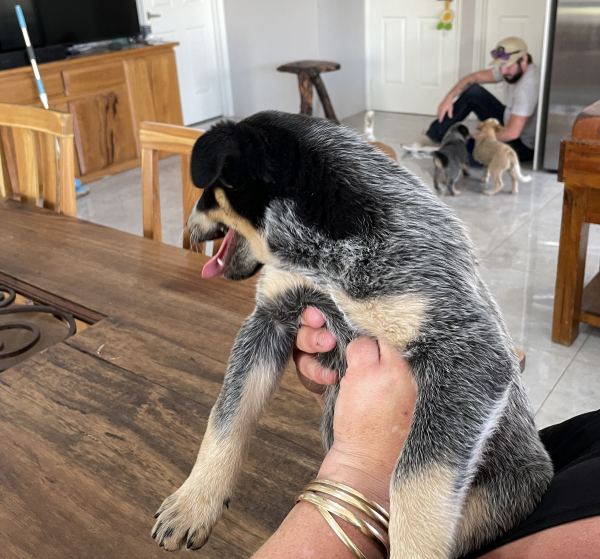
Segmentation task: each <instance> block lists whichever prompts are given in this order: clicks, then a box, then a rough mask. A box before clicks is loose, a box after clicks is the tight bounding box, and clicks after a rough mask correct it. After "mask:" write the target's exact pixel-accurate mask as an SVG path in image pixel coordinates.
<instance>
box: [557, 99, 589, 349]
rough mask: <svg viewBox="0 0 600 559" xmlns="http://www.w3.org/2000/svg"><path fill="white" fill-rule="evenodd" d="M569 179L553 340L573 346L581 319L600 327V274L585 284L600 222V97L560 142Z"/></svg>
mask: <svg viewBox="0 0 600 559" xmlns="http://www.w3.org/2000/svg"><path fill="white" fill-rule="evenodd" d="M558 180H559V181H561V182H564V183H565V193H564V198H563V212H562V223H561V226H560V245H559V249H558V269H557V272H556V291H555V293H554V318H553V321H552V341H553V342H556V343H559V344H563V345H571V344H572V343H573V342H574V341H575V339H576V338H577V335H578V334H579V323H580V322H586V323H587V324H591V325H592V326H597V327H600V273H598V274H596V276H595V277H594V279H593V280H592V281H591V282H590V283H589V284H588V285H587V286H586V287H585V288H584V287H583V278H584V273H585V257H586V249H587V243H588V231H589V228H590V225H589V224H590V223H597V224H600V101H598V102H597V103H594V104H593V105H591V106H589V107H587V108H586V109H584V110H583V111H582V112H581V113H580V114H579V116H578V117H577V120H576V121H575V124H574V125H573V131H572V133H571V136H570V137H568V138H565V139H564V140H563V141H562V142H561V146H560V166H559V169H558Z"/></svg>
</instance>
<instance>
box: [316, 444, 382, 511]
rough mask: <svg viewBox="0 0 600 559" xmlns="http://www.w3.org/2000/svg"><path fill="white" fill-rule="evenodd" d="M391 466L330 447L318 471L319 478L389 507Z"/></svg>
mask: <svg viewBox="0 0 600 559" xmlns="http://www.w3.org/2000/svg"><path fill="white" fill-rule="evenodd" d="M392 473H393V467H392V468H390V467H389V465H386V464H383V463H380V462H378V461H377V460H372V459H370V460H368V461H367V460H361V459H360V458H358V457H356V456H351V455H348V454H345V453H343V452H341V451H339V450H337V449H336V448H335V447H332V448H331V449H330V450H329V452H328V453H327V456H325V459H324V460H323V463H322V464H321V468H320V470H319V473H318V477H319V478H320V479H328V480H330V481H336V482H338V483H343V484H344V485H348V486H349V487H351V488H352V489H355V490H356V491H359V492H360V493H362V494H363V495H365V497H368V498H369V499H371V500H373V501H375V502H376V503H377V504H379V505H381V506H382V507H383V508H384V509H386V510H389V508H390V482H391V479H392Z"/></svg>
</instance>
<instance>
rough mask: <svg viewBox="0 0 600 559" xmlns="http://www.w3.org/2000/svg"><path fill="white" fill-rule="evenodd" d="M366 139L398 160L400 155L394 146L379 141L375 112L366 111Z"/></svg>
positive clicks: (364, 135)
mask: <svg viewBox="0 0 600 559" xmlns="http://www.w3.org/2000/svg"><path fill="white" fill-rule="evenodd" d="M363 137H364V139H365V140H366V141H367V142H369V143H370V144H371V145H373V146H375V147H376V148H377V149H379V150H381V151H382V152H383V153H385V154H386V155H387V156H388V157H389V158H390V159H393V160H394V161H398V156H397V155H396V152H395V151H394V148H393V147H391V146H388V145H387V144H384V143H382V142H378V141H377V138H375V112H374V111H367V112H366V113H365V129H364V132H363Z"/></svg>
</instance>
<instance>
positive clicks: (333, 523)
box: [315, 505, 367, 559]
mask: <svg viewBox="0 0 600 559" xmlns="http://www.w3.org/2000/svg"><path fill="white" fill-rule="evenodd" d="M315 506H316V507H317V509H318V511H319V512H320V513H321V514H322V515H323V518H324V519H325V520H326V521H327V524H329V526H331V529H332V530H333V531H334V532H335V533H336V534H337V536H338V538H340V540H342V541H343V542H344V543H345V544H346V547H347V548H348V549H349V550H350V551H351V552H352V553H354V556H355V557H356V558H357V559H367V558H366V557H365V555H364V554H363V552H362V551H361V550H360V549H358V547H357V545H356V544H355V543H354V542H353V541H352V540H351V539H350V538H349V537H348V534H346V532H344V530H342V527H341V526H340V525H339V524H338V523H337V522H336V521H335V519H334V518H333V516H331V513H330V512H329V511H328V510H327V509H324V508H323V507H320V506H319V505H315Z"/></svg>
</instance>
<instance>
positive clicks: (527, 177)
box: [512, 153, 533, 182]
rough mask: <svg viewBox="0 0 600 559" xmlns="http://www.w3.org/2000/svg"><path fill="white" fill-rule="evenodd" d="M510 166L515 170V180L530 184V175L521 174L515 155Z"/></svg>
mask: <svg viewBox="0 0 600 559" xmlns="http://www.w3.org/2000/svg"><path fill="white" fill-rule="evenodd" d="M512 164H513V167H514V169H515V173H516V175H517V178H518V179H519V181H520V182H531V181H532V180H533V177H532V176H531V175H524V174H523V173H521V165H520V163H519V157H518V156H517V154H516V153H515V155H514V159H513V162H512Z"/></svg>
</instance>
